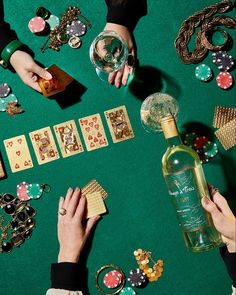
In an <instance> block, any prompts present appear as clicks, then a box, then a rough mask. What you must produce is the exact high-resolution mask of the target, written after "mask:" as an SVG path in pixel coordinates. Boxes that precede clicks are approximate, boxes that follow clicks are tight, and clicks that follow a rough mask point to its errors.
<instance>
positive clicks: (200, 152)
mask: <svg viewBox="0 0 236 295" xmlns="http://www.w3.org/2000/svg"><path fill="white" fill-rule="evenodd" d="M197 153H198V156H199V158H200V162H201V164H206V163H208V162H209V161H210V158H209V157H208V156H206V155H205V154H204V151H203V149H200V150H197Z"/></svg>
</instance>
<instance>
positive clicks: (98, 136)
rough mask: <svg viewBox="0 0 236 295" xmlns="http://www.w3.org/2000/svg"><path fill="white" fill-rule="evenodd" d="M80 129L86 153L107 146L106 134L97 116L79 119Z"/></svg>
mask: <svg viewBox="0 0 236 295" xmlns="http://www.w3.org/2000/svg"><path fill="white" fill-rule="evenodd" d="M79 124H80V128H81V130H82V134H83V137H84V141H85V145H86V148H87V150H88V151H93V150H95V149H99V148H102V147H105V146H107V145H108V142H107V137H106V133H105V130H104V127H103V124H102V119H101V116H100V115H99V114H95V115H92V116H88V117H84V118H81V119H79Z"/></svg>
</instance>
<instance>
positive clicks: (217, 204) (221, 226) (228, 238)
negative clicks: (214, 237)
mask: <svg viewBox="0 0 236 295" xmlns="http://www.w3.org/2000/svg"><path fill="white" fill-rule="evenodd" d="M212 198H213V201H214V202H212V201H211V200H210V199H209V198H207V197H203V198H202V206H203V207H204V209H205V210H206V211H208V212H209V213H210V214H211V217H212V220H213V223H214V225H215V228H216V229H217V230H218V232H219V233H220V234H221V236H222V240H223V242H224V243H225V244H226V246H227V249H228V251H229V252H231V253H232V252H236V218H235V217H234V215H233V213H232V211H231V209H230V208H229V206H228V203H227V201H226V199H225V198H224V197H223V196H222V195H221V194H220V193H219V192H218V191H217V190H213V193H212Z"/></svg>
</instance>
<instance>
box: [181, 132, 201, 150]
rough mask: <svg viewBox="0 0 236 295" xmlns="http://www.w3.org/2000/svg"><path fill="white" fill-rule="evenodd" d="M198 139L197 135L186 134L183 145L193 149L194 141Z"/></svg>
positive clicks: (193, 133) (192, 133)
mask: <svg viewBox="0 0 236 295" xmlns="http://www.w3.org/2000/svg"><path fill="white" fill-rule="evenodd" d="M197 137H198V135H197V134H196V133H195V132H190V133H187V134H186V135H185V137H184V144H186V145H187V146H190V147H192V148H193V147H194V141H195V139H196V138H197Z"/></svg>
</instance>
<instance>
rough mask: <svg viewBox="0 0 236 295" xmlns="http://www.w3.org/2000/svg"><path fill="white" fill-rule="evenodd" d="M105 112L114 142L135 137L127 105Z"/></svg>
mask: <svg viewBox="0 0 236 295" xmlns="http://www.w3.org/2000/svg"><path fill="white" fill-rule="evenodd" d="M104 114H105V117H106V120H107V125H108V127H109V130H110V133H111V137H112V140H113V142H114V143H117V142H120V141H124V140H127V139H130V138H133V137H134V132H133V129H132V126H131V124H130V120H129V116H128V113H127V110H126V107H125V106H120V107H118V108H115V109H111V110H108V111H105V112H104Z"/></svg>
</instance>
